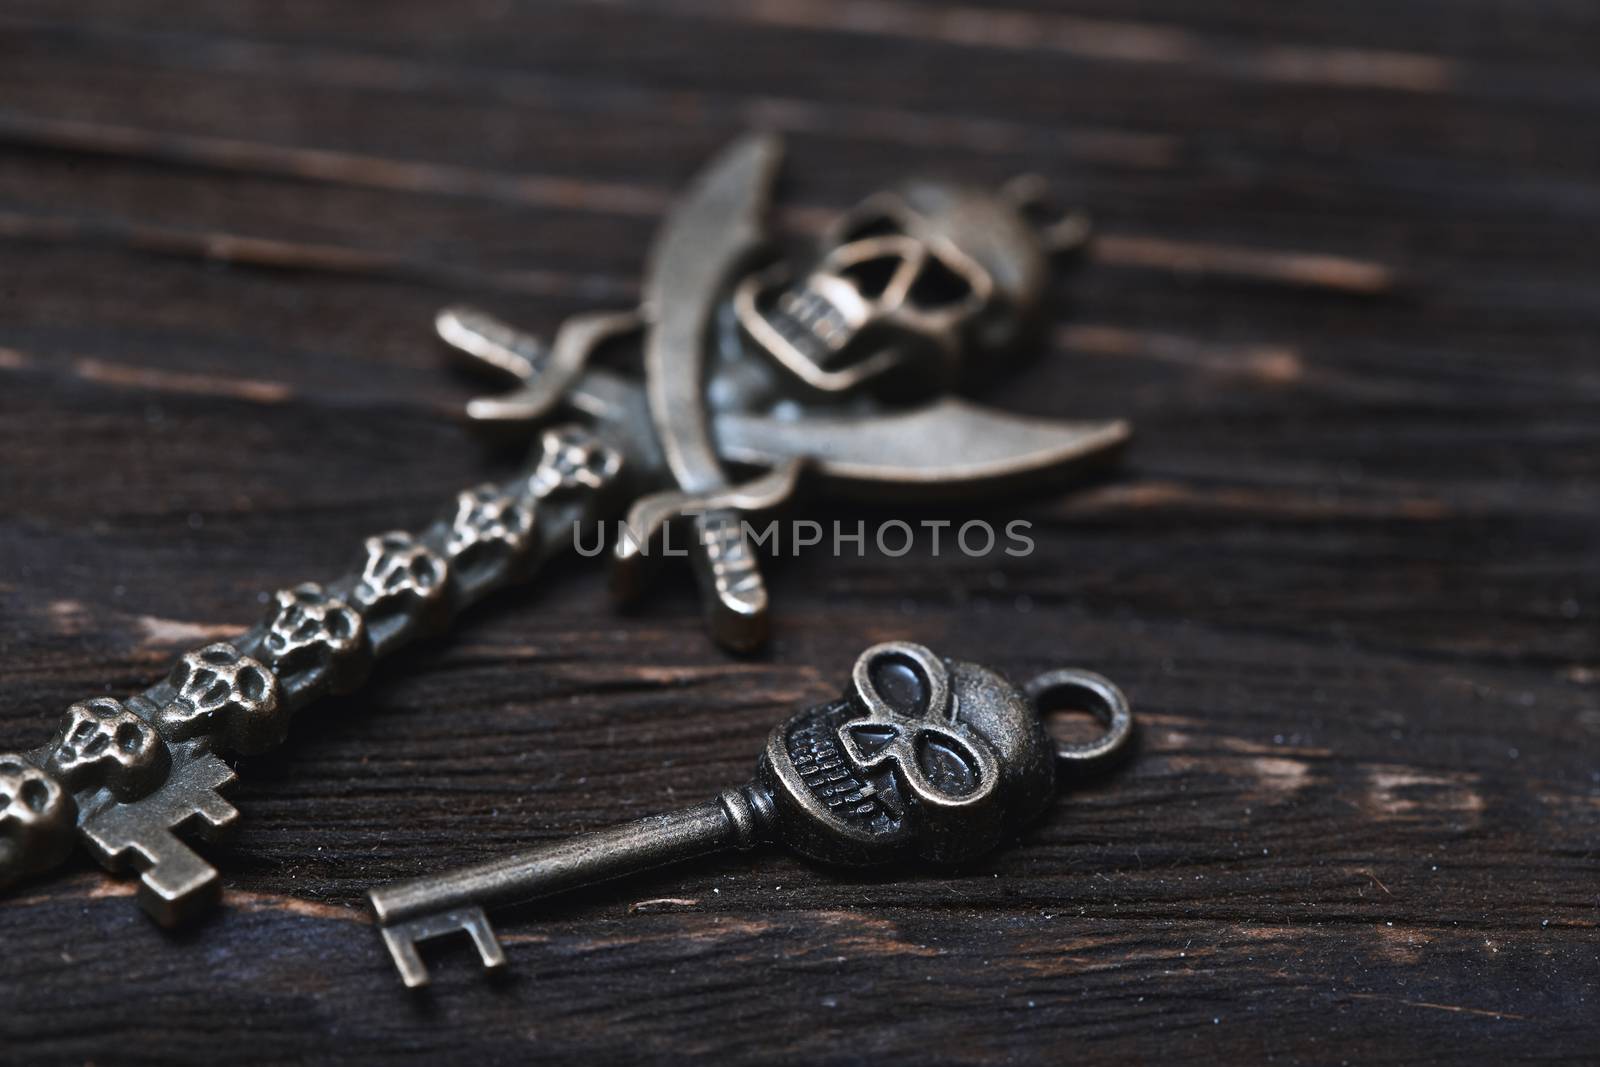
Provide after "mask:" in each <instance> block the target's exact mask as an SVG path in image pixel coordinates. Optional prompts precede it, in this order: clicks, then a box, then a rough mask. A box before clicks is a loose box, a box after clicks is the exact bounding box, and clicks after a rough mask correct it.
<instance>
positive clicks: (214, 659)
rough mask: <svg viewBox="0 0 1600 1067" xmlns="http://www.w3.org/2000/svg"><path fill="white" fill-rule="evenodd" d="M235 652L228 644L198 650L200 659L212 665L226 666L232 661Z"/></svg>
mask: <svg viewBox="0 0 1600 1067" xmlns="http://www.w3.org/2000/svg"><path fill="white" fill-rule="evenodd" d="M235 655H236V653H235V652H234V651H233V648H232V647H231V646H230V647H228V648H207V649H202V650H201V652H200V659H201V660H202V661H204V662H206V663H209V664H211V665H212V666H213V667H226V666H227V665H228V664H230V663H232V662H233V661H234V658H235Z"/></svg>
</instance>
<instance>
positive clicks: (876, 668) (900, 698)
mask: <svg viewBox="0 0 1600 1067" xmlns="http://www.w3.org/2000/svg"><path fill="white" fill-rule="evenodd" d="M867 678H868V679H869V680H870V681H871V682H872V687H873V689H875V690H877V693H878V696H879V697H880V698H881V699H882V700H883V702H884V703H885V704H888V705H889V707H891V708H893V709H894V710H895V711H897V712H899V713H900V714H901V715H904V716H906V717H907V718H913V719H915V718H921V717H922V716H923V715H924V714H925V713H926V712H927V710H928V695H929V693H930V691H931V690H932V688H933V687H932V686H931V685H930V684H929V683H928V679H927V678H926V677H925V676H924V675H923V673H922V668H921V666H919V665H918V664H917V663H916V661H915V660H913V659H911V657H909V656H903V655H901V654H900V653H898V652H886V653H884V654H883V655H881V656H878V657H877V658H875V659H874V660H873V661H872V663H871V665H869V666H868V667H867Z"/></svg>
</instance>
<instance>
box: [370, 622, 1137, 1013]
mask: <svg viewBox="0 0 1600 1067" xmlns="http://www.w3.org/2000/svg"><path fill="white" fill-rule="evenodd" d="M1068 699H1071V700H1072V702H1073V703H1074V704H1075V705H1076V706H1081V707H1084V708H1085V709H1086V710H1090V711H1093V712H1094V713H1095V714H1096V715H1097V716H1098V717H1099V718H1100V720H1101V721H1102V723H1103V725H1104V726H1105V731H1104V733H1103V734H1102V735H1101V736H1100V737H1099V738H1098V739H1097V740H1095V741H1093V742H1091V743H1088V744H1082V745H1066V744H1060V743H1056V742H1054V741H1053V740H1052V739H1051V737H1050V735H1049V734H1048V733H1047V732H1046V730H1045V727H1044V723H1043V720H1042V718H1041V714H1042V712H1043V711H1047V710H1048V709H1049V707H1050V706H1054V705H1056V704H1058V703H1060V702H1062V701H1064V700H1068ZM1132 727H1133V716H1132V713H1131V712H1130V710H1129V708H1128V703H1127V700H1126V699H1125V698H1124V697H1123V695H1122V692H1121V691H1120V690H1119V689H1118V688H1117V687H1116V686H1115V685H1113V684H1112V683H1111V682H1109V681H1107V680H1106V679H1104V678H1102V677H1100V676H1099V675H1097V674H1093V673H1091V672H1089V671H1082V670H1076V669H1065V670H1058V671H1052V672H1050V673H1047V674H1044V675H1040V676H1039V677H1038V678H1035V679H1034V680H1033V681H1032V682H1030V683H1029V684H1028V685H1027V686H1026V687H1024V688H1018V687H1017V686H1015V685H1013V684H1012V683H1010V682H1009V681H1007V680H1006V679H1005V678H1003V677H1002V676H1001V675H999V674H997V673H995V672H994V671H991V670H989V669H987V668H985V667H980V666H978V665H976V664H972V663H964V662H961V661H959V660H947V659H942V658H940V657H938V656H936V655H934V654H933V653H932V652H931V651H929V650H928V649H927V648H924V647H923V646H922V645H917V644H911V643H909V642H901V641H896V642H889V643H886V644H881V645H875V646H874V647H872V648H869V649H867V650H866V651H865V652H863V653H862V654H861V656H860V657H859V658H858V659H857V660H856V664H855V668H854V670H853V671H852V673H851V678H850V684H849V685H848V686H847V687H846V689H845V692H844V694H843V696H841V697H840V698H839V699H838V700H835V701H832V702H830V703H826V704H822V705H818V706H816V707H812V708H808V709H806V710H805V711H802V712H800V713H799V714H798V715H796V716H794V717H793V718H791V719H789V720H788V721H787V722H785V723H783V724H782V725H781V726H779V727H778V728H777V729H775V730H773V731H772V734H771V736H770V737H769V739H768V742H767V748H766V751H765V752H764V753H763V754H762V756H761V760H760V763H759V765H758V767H757V770H756V776H755V778H754V780H752V781H751V782H749V783H748V784H746V785H743V786H740V787H738V788H734V789H726V790H723V792H722V793H721V794H720V795H719V796H718V797H717V798H716V799H715V800H711V801H708V802H707V803H704V804H700V805H697V806H695V807H690V808H684V809H682V810H679V811H675V812H671V813H668V814H665V815H656V816H652V817H650V818H646V819H640V820H638V821H637V822H631V823H625V824H623V825H621V826H616V827H612V828H610V829H606V830H599V831H596V832H593V833H589V834H583V835H580V836H578V837H575V838H570V839H568V840H565V841H560V842H556V843H553V844H549V845H544V846H541V847H538V848H534V849H530V850H528V851H525V852H521V853H518V854H516V855H513V856H508V857H506V858H504V859H499V860H491V861H489V862H487V863H482V864H478V865H476V866H472V867H466V868H463V869H461V870H458V871H454V872H451V873H447V874H443V875H432V876H427V877H423V878H416V879H412V880H409V881H405V882H399V883H396V884H394V885H390V886H385V887H382V888H379V889H374V890H372V891H371V892H370V893H369V894H368V896H369V898H370V900H371V902H372V908H373V911H374V912H375V914H376V915H377V919H378V927H379V930H380V931H381V932H382V934H383V938H384V942H385V943H386V944H387V946H388V948H389V952H390V955H392V956H393V957H394V961H395V965H396V966H397V967H398V968H399V970H400V976H401V978H402V979H403V980H404V981H405V984H406V985H408V986H412V987H416V986H422V985H426V984H427V982H428V971H427V968H426V967H425V966H424V965H423V963H422V958H421V956H420V955H419V953H418V951H417V942H419V941H422V940H425V939H427V938H431V937H437V936H440V935H442V934H447V933H451V932H454V931H457V930H459V931H463V932H465V933H467V934H468V935H469V936H471V938H472V939H473V941H474V942H475V943H476V945H477V947H478V952H479V955H480V956H482V958H483V963H484V966H486V967H500V966H503V965H504V964H505V953H504V951H503V950H502V949H501V947H500V943H499V941H498V940H496V938H495V935H494V931H493V930H492V929H491V928H490V926H489V922H488V919H487V917H486V916H485V914H484V909H485V908H486V907H489V906H494V905H501V904H512V903H516V902H519V901H525V900H533V899H537V898H540V897H546V896H551V895H554V894H556V893H560V892H563V891H566V890H569V889H576V888H578V887H580V886H585V885H591V884H593V883H596V882H602V881H607V880H610V879H613V878H620V877H623V876H625V875H629V874H633V873H636V872H639V871H644V870H648V869H650V868H653V867H659V866H662V865H664V864H668V863H674V862H677V861H680V860H687V859H692V858H694V857H697V856H703V855H706V854H708V853H711V852H717V851H721V850H723V849H727V848H738V849H749V848H753V847H755V846H756V845H762V844H768V843H774V842H781V843H783V844H785V845H787V846H789V847H790V848H792V849H794V850H795V851H796V852H799V853H800V854H801V855H804V856H807V857H809V858H811V859H814V860H819V861H822V862H825V863H837V864H847V865H853V866H863V865H868V864H877V863H886V862H891V861H894V860H900V859H906V858H910V857H918V858H921V859H925V860H930V861H933V862H936V863H954V862H958V861H961V860H965V859H970V858H972V857H974V856H978V855H980V854H982V853H984V852H988V851H990V850H991V849H993V848H995V847H996V846H998V845H999V844H1000V843H1001V841H1002V840H1003V839H1004V837H1005V835H1006V833H1007V832H1008V831H1010V830H1013V829H1015V828H1017V827H1019V826H1021V825H1023V824H1025V823H1027V822H1028V821H1030V820H1032V819H1034V818H1036V817H1037V816H1039V815H1040V814H1042V813H1043V811H1044V809H1045V807H1046V806H1047V805H1048V804H1049V801H1050V797H1051V795H1052V793H1053V792H1054V790H1055V785H1056V764H1057V762H1058V761H1060V762H1068V761H1076V762H1080V763H1082V762H1093V761H1100V760H1103V759H1105V758H1106V757H1109V756H1111V755H1113V754H1114V753H1116V752H1117V751H1118V750H1119V749H1121V748H1122V746H1123V745H1124V744H1125V743H1126V742H1127V740H1128V738H1129V736H1130V735H1131V733H1132Z"/></svg>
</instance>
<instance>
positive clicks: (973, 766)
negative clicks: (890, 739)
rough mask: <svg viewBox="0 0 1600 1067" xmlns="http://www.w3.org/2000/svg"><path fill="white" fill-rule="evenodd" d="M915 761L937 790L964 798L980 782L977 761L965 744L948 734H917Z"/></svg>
mask: <svg viewBox="0 0 1600 1067" xmlns="http://www.w3.org/2000/svg"><path fill="white" fill-rule="evenodd" d="M916 748H917V764H918V766H920V767H921V768H922V773H923V774H924V775H925V776H926V777H927V779H928V782H929V784H931V785H932V786H933V787H934V788H935V789H937V790H939V792H941V793H944V794H946V795H947V796H953V797H964V796H966V795H967V794H969V793H971V792H973V791H975V790H976V789H977V788H978V786H979V784H980V783H981V776H980V775H979V773H978V760H977V757H975V756H974V755H973V754H972V753H971V752H969V751H967V749H966V746H964V745H962V744H960V743H959V742H957V741H956V740H955V738H953V737H952V736H950V735H948V734H929V733H924V734H920V735H918V737H917V744H916Z"/></svg>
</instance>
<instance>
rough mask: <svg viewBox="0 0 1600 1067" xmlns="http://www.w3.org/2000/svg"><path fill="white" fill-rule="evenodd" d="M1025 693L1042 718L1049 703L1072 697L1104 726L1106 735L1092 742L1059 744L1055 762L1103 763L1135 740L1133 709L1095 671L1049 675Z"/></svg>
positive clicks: (1073, 669)
mask: <svg viewBox="0 0 1600 1067" xmlns="http://www.w3.org/2000/svg"><path fill="white" fill-rule="evenodd" d="M1026 692H1027V694H1028V699H1029V700H1031V701H1033V707H1034V710H1035V711H1036V712H1038V713H1039V714H1040V716H1041V718H1042V717H1043V713H1044V706H1045V703H1046V701H1050V702H1052V703H1053V702H1056V701H1059V700H1060V698H1062V697H1068V696H1070V697H1075V698H1077V699H1078V700H1079V701H1081V702H1082V704H1081V705H1079V706H1082V707H1083V710H1085V711H1088V712H1090V713H1092V714H1093V715H1094V717H1095V718H1096V719H1099V720H1100V722H1101V724H1102V725H1104V726H1105V728H1106V731H1105V733H1103V734H1101V735H1100V736H1099V737H1098V738H1096V739H1095V740H1093V741H1085V742H1082V743H1080V744H1076V745H1069V744H1065V743H1063V742H1060V741H1058V742H1056V746H1055V748H1056V759H1058V760H1060V761H1062V762H1069V761H1070V762H1073V763H1088V762H1095V761H1099V760H1103V759H1105V758H1106V757H1108V756H1111V755H1113V754H1115V753H1116V752H1117V751H1118V750H1119V749H1120V748H1122V746H1123V745H1125V744H1127V743H1128V738H1130V737H1131V736H1133V709H1132V708H1130V707H1129V706H1128V698H1127V697H1126V696H1124V695H1123V694H1122V690H1121V689H1118V688H1117V686H1116V684H1115V683H1113V682H1112V681H1111V680H1110V679H1109V678H1106V677H1105V676H1103V675H1099V674H1096V673H1095V672H1094V671H1085V670H1080V669H1078V668H1076V667H1066V668H1063V669H1061V670H1057V671H1047V672H1045V673H1044V674H1041V675H1039V676H1038V677H1037V678H1034V679H1033V680H1032V681H1030V682H1029V683H1028V684H1027V687H1026Z"/></svg>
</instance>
